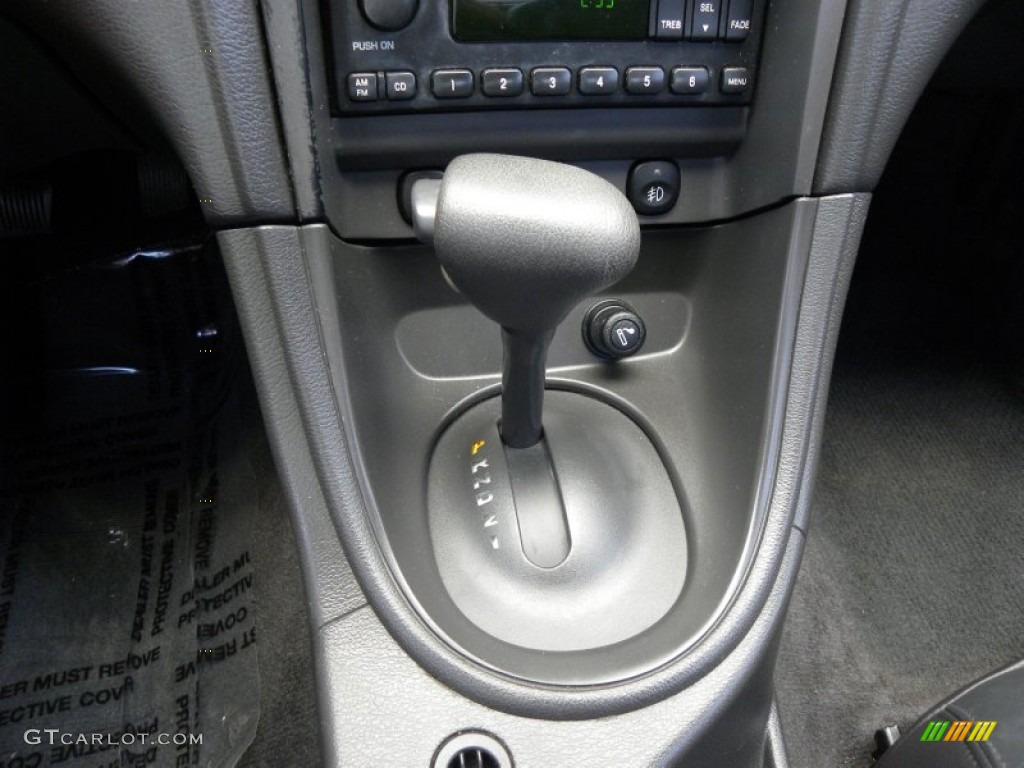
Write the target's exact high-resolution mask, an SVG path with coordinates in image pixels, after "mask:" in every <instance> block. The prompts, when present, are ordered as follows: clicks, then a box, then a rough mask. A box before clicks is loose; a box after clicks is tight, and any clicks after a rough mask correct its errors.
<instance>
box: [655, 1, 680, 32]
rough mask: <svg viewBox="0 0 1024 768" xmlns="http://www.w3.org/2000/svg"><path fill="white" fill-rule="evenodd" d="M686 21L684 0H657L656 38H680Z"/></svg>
mask: <svg viewBox="0 0 1024 768" xmlns="http://www.w3.org/2000/svg"><path fill="white" fill-rule="evenodd" d="M685 22H686V0H658V26H657V29H656V30H655V32H654V37H655V39H656V40H682V39H683V29H684V24H685Z"/></svg>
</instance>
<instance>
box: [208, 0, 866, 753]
mask: <svg viewBox="0 0 1024 768" xmlns="http://www.w3.org/2000/svg"><path fill="white" fill-rule="evenodd" d="M301 8H302V13H301V15H300V18H299V23H300V24H301V27H302V29H303V31H304V35H305V37H304V40H305V50H306V53H307V55H308V60H309V67H308V75H309V81H308V85H307V87H308V92H309V94H310V100H311V104H312V105H313V107H314V108H313V110H312V114H313V134H314V136H315V143H316V156H317V158H318V164H319V165H318V168H319V180H320V189H321V194H322V196H321V199H320V203H321V204H322V206H323V216H324V221H325V223H324V224H318V225H311V226H308V227H305V228H303V230H302V232H301V235H299V236H298V237H293V236H292V235H291V234H289V233H287V232H278V231H275V230H274V229H273V228H271V229H269V230H267V231H265V232H264V233H263V235H262V236H261V237H256V238H253V237H252V236H251V235H250V234H248V233H244V234H243V233H237V234H233V233H231V232H227V233H223V234H222V236H221V239H222V245H223V246H224V248H225V250H226V252H227V253H228V254H229V258H228V268H229V271H230V273H231V274H232V279H233V284H234V285H235V288H236V290H237V291H238V292H240V294H242V295H246V294H249V293H253V294H259V293H260V292H265V293H266V294H267V295H269V296H273V297H277V298H276V299H274V301H276V302H277V303H278V306H282V307H283V306H287V307H288V309H287V311H284V310H282V311H280V312H279V314H278V319H277V322H278V324H279V327H280V331H281V337H282V341H283V347H282V350H281V354H282V355H283V357H284V359H285V360H286V361H287V367H288V371H289V374H288V375H289V376H290V378H291V380H292V381H293V382H294V383H295V387H296V393H297V400H296V402H295V404H294V407H295V409H296V410H297V411H298V412H299V413H300V414H301V416H302V424H303V430H304V432H305V433H306V434H307V435H308V440H309V444H310V445H311V446H312V453H311V456H310V460H311V462H312V465H313V466H315V468H316V476H317V478H318V481H319V484H320V487H321V488H322V489H323V494H324V495H323V507H324V509H325V511H326V512H327V513H329V515H330V520H331V523H332V524H333V526H334V527H335V529H336V530H337V533H338V538H339V540H340V543H341V546H342V547H343V550H344V553H345V557H344V560H345V563H346V564H347V565H348V566H349V567H351V570H352V573H353V575H354V577H355V579H356V581H357V582H358V585H359V589H360V591H359V595H358V596H352V595H349V596H348V597H346V599H345V601H344V604H345V607H344V609H343V610H341V609H338V610H328V611H325V612H324V614H323V615H322V616H321V618H320V619H319V620H318V626H319V634H318V663H319V666H320V670H321V676H322V689H321V695H322V708H323V711H324V718H325V722H324V731H325V734H326V738H327V742H328V743H327V747H328V752H329V756H330V759H331V760H333V761H334V762H338V763H342V764H351V765H365V764H372V763H373V762H375V761H379V760H381V759H382V758H384V757H387V759H389V760H391V761H392V762H396V763H397V764H402V765H425V766H426V765H430V766H440V767H441V768H448V766H451V765H461V764H462V763H459V762H458V761H459V760H463V761H464V760H466V759H477V760H478V761H479V762H478V763H476V764H480V765H521V766H532V765H572V764H580V765H588V766H590V765H608V766H612V765H616V766H617V765H626V764H629V765H655V764H656V765H675V764H686V765H696V766H721V765H730V766H751V767H752V768H753V767H754V766H762V765H765V764H766V758H765V750H766V741H765V739H766V736H765V734H766V733H767V732H768V723H769V721H770V720H771V717H772V686H771V671H772V667H773V664H774V647H775V643H776V640H777V637H778V634H777V633H778V628H779V626H780V621H781V616H782V609H783V606H784V604H785V599H786V595H787V594H788V590H789V588H790V587H791V584H792V576H793V573H794V569H795V567H796V564H797V563H798V562H799V553H800V549H801V546H802V531H801V526H802V522H801V516H802V515H803V514H804V509H805V505H806V497H805V494H804V491H805V487H806V483H807V482H809V481H807V479H806V478H807V467H808V462H810V461H813V458H812V457H813V454H812V451H811V446H813V445H814V441H815V434H816V433H815V430H816V429H817V426H816V422H815V421H814V420H813V419H812V418H811V416H810V415H811V414H813V413H815V412H816V409H818V408H819V407H820V404H821V402H822V400H821V397H822V395H821V390H820V387H819V386H818V384H817V383H816V380H815V381H811V380H810V379H808V378H806V376H805V374H804V373H801V372H802V371H803V372H809V371H810V370H811V369H812V368H813V369H814V370H815V371H817V366H816V363H813V364H812V363H811V362H810V361H812V360H817V359H820V355H821V354H822V350H825V349H828V348H829V344H830V343H831V339H832V338H833V334H834V332H835V325H834V322H835V316H834V313H833V307H834V306H835V299H834V297H835V296H836V295H837V294H841V292H842V290H843V288H844V286H845V283H844V281H843V280H844V278H843V275H844V274H845V273H844V271H843V270H844V268H843V266H842V265H843V263H845V261H844V260H847V259H849V258H850V255H851V249H854V248H855V245H856V242H855V237H853V238H849V237H847V236H846V230H845V229H844V228H843V227H842V226H838V224H839V223H840V222H845V221H849V220H853V219H856V218H857V217H859V216H862V214H863V210H862V209H861V208H860V206H859V204H858V202H857V201H856V200H855V199H853V198H836V199H834V200H819V199H815V198H812V197H809V196H808V195H809V193H810V190H811V178H812V173H813V169H814V164H815V159H816V155H817V151H818V139H819V137H820V133H821V126H822V122H823V120H824V110H825V104H826V100H827V95H828V88H829V85H830V78H831V67H832V64H833V62H834V59H835V55H836V45H837V41H838V36H839V30H840V28H841V23H842V17H843V8H842V7H841V4H836V3H826V2H821V3H818V2H813V3H810V4H799V7H797V4H793V3H782V2H766V0H714V2H702V1H701V0H533V1H532V2H522V1H520V0H513V1H511V2H496V1H494V0H448V2H427V0H418V1H417V0H361V2H357V1H356V0H347V1H343V0H331V1H330V2H325V3H323V4H318V3H316V2H314V1H313V0H308V1H307V2H304V3H303V4H302V6H301ZM241 252H247V253H249V254H255V255H256V256H257V259H258V261H259V263H260V265H261V271H260V273H259V274H258V275H257V276H253V275H252V274H250V273H248V272H247V271H246V269H245V268H243V266H242V264H241V262H240V261H238V260H234V259H232V258H231V257H230V254H231V253H241ZM282 302H283V304H282ZM815 375H817V374H816V373H815ZM278 405H279V404H275V407H277V406H278ZM265 407H267V406H265ZM281 460H283V461H287V459H284V458H282V459H281ZM309 498H310V499H314V501H315V495H314V496H310V497H309ZM310 503H313V502H310ZM318 546H319V545H317V546H312V547H311V549H310V552H309V555H308V559H309V561H310V563H309V565H308V566H307V567H308V568H309V569H310V572H311V574H312V575H311V577H310V582H311V584H313V588H312V593H313V597H314V601H318V600H319V599H320V598H318V597H317V595H318V592H317V590H321V591H322V595H327V594H331V593H332V592H331V591H332V589H333V586H332V585H333V580H332V582H331V583H325V582H324V580H323V578H319V580H318V576H317V574H320V573H322V572H326V571H329V570H330V568H332V567H336V566H335V565H334V564H333V561H331V559H330V557H329V555H327V554H325V553H324V552H322V551H321V549H322V548H321V549H318ZM324 599H326V598H324ZM364 603H365V604H364ZM399 724H400V725H399ZM769 746H770V745H769ZM769 751H770V750H769ZM467 764H470V763H467ZM780 768H781V767H780Z"/></svg>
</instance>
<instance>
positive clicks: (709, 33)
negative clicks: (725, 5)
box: [689, 0, 722, 40]
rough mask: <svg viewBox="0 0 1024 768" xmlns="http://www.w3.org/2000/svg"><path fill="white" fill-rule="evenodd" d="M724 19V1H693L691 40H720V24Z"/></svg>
mask: <svg viewBox="0 0 1024 768" xmlns="http://www.w3.org/2000/svg"><path fill="white" fill-rule="evenodd" d="M721 18H722V0H693V15H692V17H691V18H690V34H689V37H690V39H691V40H715V39H717V38H718V23H719V21H721Z"/></svg>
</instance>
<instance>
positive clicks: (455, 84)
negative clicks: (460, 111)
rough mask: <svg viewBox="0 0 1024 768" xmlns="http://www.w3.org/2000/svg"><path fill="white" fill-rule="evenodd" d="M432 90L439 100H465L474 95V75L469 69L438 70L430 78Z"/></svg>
mask: <svg viewBox="0 0 1024 768" xmlns="http://www.w3.org/2000/svg"><path fill="white" fill-rule="evenodd" d="M430 90H431V92H432V93H433V94H434V96H435V97H436V98H438V99H464V98H466V97H467V96H472V95H473V73H472V72H470V71H469V70H468V69H438V70H435V71H434V73H433V74H432V75H431V76H430Z"/></svg>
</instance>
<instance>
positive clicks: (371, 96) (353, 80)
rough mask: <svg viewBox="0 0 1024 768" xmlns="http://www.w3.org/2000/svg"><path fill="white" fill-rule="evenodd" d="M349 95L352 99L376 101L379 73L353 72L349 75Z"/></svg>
mask: <svg viewBox="0 0 1024 768" xmlns="http://www.w3.org/2000/svg"><path fill="white" fill-rule="evenodd" d="M348 97H349V98H350V99H351V100H352V101H376V100H377V73H376V72H353V73H352V74H351V75H349V76H348Z"/></svg>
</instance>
